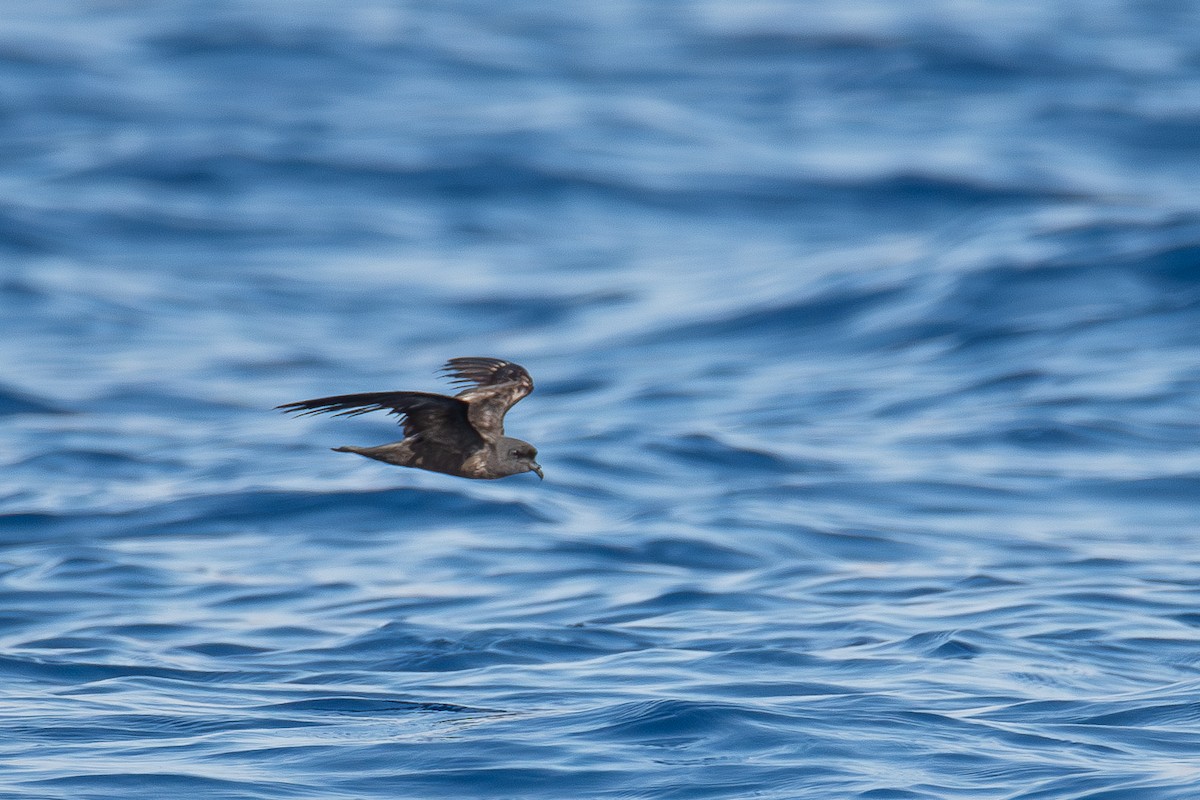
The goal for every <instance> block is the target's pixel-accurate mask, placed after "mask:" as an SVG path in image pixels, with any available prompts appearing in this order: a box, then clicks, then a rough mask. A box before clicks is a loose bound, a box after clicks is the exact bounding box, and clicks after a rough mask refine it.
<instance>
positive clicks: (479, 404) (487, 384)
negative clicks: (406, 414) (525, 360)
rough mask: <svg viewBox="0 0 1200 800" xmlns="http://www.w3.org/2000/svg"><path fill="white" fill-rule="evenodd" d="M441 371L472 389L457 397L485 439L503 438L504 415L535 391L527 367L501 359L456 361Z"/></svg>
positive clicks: (453, 359)
mask: <svg viewBox="0 0 1200 800" xmlns="http://www.w3.org/2000/svg"><path fill="white" fill-rule="evenodd" d="M441 371H442V372H443V373H445V374H447V375H449V376H450V378H451V381H452V382H453V383H455V384H456V385H458V386H467V387H468V388H466V389H464V390H463V391H461V392H459V393H458V394H456V395H455V396H454V397H455V399H458V400H461V401H463V402H465V403H466V404H467V406H468V410H467V418H468V419H469V420H470V421H471V424H472V425H473V426H474V427H475V430H477V431H478V432H479V435H480V436H482V437H483V438H485V439H496V438H499V437H501V436H503V435H504V415H505V414H506V413H507V412H508V410H509V409H510V408H512V407H513V405H515V404H516V402H517V401H518V400H520V399H521V398H522V397H524V396H525V395H527V394H529V393H530V392H532V391H533V378H531V377H529V373H528V372H527V371H526V370H525V368H524V367H522V366H521V365H520V364H514V363H513V362H511V361H504V360H502V359H499V358H452V359H450V360H449V361H447V362H446V366H444V367H442V369H441Z"/></svg>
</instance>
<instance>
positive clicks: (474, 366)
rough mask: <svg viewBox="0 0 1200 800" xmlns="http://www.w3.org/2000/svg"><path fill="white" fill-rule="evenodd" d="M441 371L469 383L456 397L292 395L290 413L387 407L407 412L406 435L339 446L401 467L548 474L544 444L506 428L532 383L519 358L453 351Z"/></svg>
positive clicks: (351, 413)
mask: <svg viewBox="0 0 1200 800" xmlns="http://www.w3.org/2000/svg"><path fill="white" fill-rule="evenodd" d="M440 372H443V373H445V374H446V375H447V376H449V377H450V379H451V382H452V383H454V384H456V386H466V387H467V388H466V389H463V391H461V392H459V393H458V394H456V395H454V396H453V397H450V396H448V395H444V394H430V393H428V392H365V393H362V394H343V395H337V396H335V397H318V398H316V399H314V400H301V401H300V402H298V403H286V404H284V405H281V406H276V408H278V409H280V410H282V411H283V412H285V413H290V412H300V415H301V416H306V415H308V414H324V413H326V412H330V411H336V412H338V413H337V414H335V416H338V417H356V416H358V415H359V414H366V413H368V412H370V411H387V412H388V413H389V414H395V415H396V416H398V417H400V418H401V421H400V424H401V425H403V426H404V439H402V440H401V441H399V442H392V443H391V444H381V445H379V446H378V447H335V448H333V449H334V450H336V451H338V452H340V453H358V454H359V455H360V456H366V457H367V458H373V459H375V460H376V461H383V462H386V463H388V464H397V465H399V466H401V467H415V468H417V469H427V470H430V471H431V472H444V473H446V474H447V475H458V476H459V477H462V478H503V477H505V476H507V475H519V474H521V473H522V472H536V473H537V476H538V477H539V478H541V477H542V468H541V467H540V466H539V465H538V463H537V461H535V460H534V459H535V458H537V448H536V447H534V446H533V445H531V444H530V443H529V442H523V441H521V440H520V439H513V438H511V437H508V436H505V435H504V414H505V413H506V412H507V411H508V410H509V409H510V408H512V407H513V405H514V404H515V403H516V402H517V401H518V400H520V399H521V398H522V397H524V396H525V395H527V394H529V393H530V392H532V391H533V379H532V378H530V377H529V373H528V372H527V371H526V370H525V368H524V367H522V366H521V365H520V364H514V363H512V362H511V361H502V360H501V359H498V358H452V359H450V360H449V361H447V362H446V365H445V366H444V367H442V369H441V370H440Z"/></svg>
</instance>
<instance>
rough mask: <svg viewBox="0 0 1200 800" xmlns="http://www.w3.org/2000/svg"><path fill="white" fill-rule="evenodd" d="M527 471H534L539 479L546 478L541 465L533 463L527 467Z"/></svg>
mask: <svg viewBox="0 0 1200 800" xmlns="http://www.w3.org/2000/svg"><path fill="white" fill-rule="evenodd" d="M529 471H530V472H536V473H537V476H538V479H539V480H543V481H544V480H546V476H545V475H543V474H542V467H541V465H540V464H534V465H533V466H531V467H530V468H529Z"/></svg>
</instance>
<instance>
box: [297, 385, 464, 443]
mask: <svg viewBox="0 0 1200 800" xmlns="http://www.w3.org/2000/svg"><path fill="white" fill-rule="evenodd" d="M276 408H278V409H279V410H281V411H283V412H284V413H295V412H299V415H300V416H302V417H303V416H307V415H309V414H326V413H330V412H337V413H336V414H334V416H337V417H357V416H358V415H359V414H367V413H370V412H371V411H386V412H387V413H389V414H394V415H395V416H398V417H400V418H401V425H403V426H404V435H405V436H419V437H420V438H421V439H422V440H423V441H426V442H438V443H441V444H444V445H446V446H449V447H455V448H462V449H464V450H465V449H467V448H471V447H477V446H479V445H480V444H482V442H481V440H480V436H479V434H478V433H477V432H476V431H475V428H474V427H473V426H472V424H471V422H470V420H468V411H469V407H468V405H467V403H466V402H464V401H462V400H460V399H458V398H457V397H447V396H446V395H444V394H429V393H427V392H364V393H362V394H340V395H336V396H334V397H318V398H315V399H313V400H301V401H299V402H297V403H285V404H284V405H281V406H276Z"/></svg>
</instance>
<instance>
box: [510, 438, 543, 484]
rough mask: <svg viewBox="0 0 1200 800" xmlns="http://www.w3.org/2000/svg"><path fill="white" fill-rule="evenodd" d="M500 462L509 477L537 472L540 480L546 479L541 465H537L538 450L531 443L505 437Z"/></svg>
mask: <svg viewBox="0 0 1200 800" xmlns="http://www.w3.org/2000/svg"><path fill="white" fill-rule="evenodd" d="M500 460H501V462H502V463H503V466H504V470H505V472H507V474H509V475H519V474H521V473H522V472H536V473H537V476H538V477H539V478H544V477H545V476H544V475H542V467H541V465H539V464H538V463H537V448H536V447H534V446H533V445H531V444H530V443H529V442H523V441H521V440H520V439H510V438H508V437H505V438H504V439H502V440H501V441H500Z"/></svg>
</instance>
